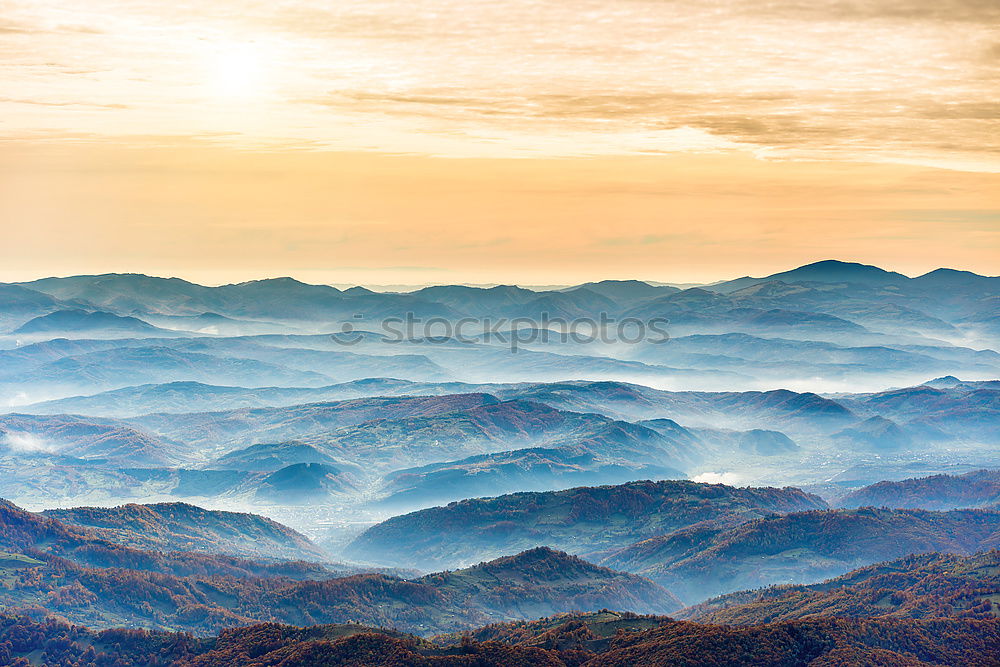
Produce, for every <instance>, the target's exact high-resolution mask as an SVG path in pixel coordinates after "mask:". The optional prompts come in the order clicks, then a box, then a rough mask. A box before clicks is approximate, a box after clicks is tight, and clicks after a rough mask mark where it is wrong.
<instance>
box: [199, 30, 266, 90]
mask: <svg viewBox="0 0 1000 667" xmlns="http://www.w3.org/2000/svg"><path fill="white" fill-rule="evenodd" d="M266 70H267V62H266V60H265V58H264V57H263V54H262V53H261V49H260V48H259V47H258V45H256V44H254V43H253V42H247V43H229V44H220V45H217V47H216V48H214V49H213V50H212V53H211V56H210V57H209V66H208V82H207V83H208V87H209V90H210V92H211V93H212V95H213V96H215V97H217V98H220V99H225V100H246V99H254V98H260V97H264V96H266V93H267V87H268V86H267V83H268V82H267V80H266V79H267V77H266V76H265V75H266Z"/></svg>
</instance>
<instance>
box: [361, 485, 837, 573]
mask: <svg viewBox="0 0 1000 667" xmlns="http://www.w3.org/2000/svg"><path fill="white" fill-rule="evenodd" d="M825 507H826V503H824V502H823V501H822V500H821V499H820V498H818V497H816V496H812V495H810V494H807V493H803V492H802V491H800V490H798V489H791V488H786V489H773V488H762V489H754V488H744V489H737V488H733V487H730V486H725V485H722V484H700V483H697V482H689V481H663V482H648V481H646V482H632V483H629V484H622V485H619V486H599V487H580V488H575V489H568V490H565V491H550V492H541V493H514V494H510V495H506V496H499V497H497V498H480V499H472V500H463V501H461V502H455V503H450V504H449V505H447V506H444V507H434V508H431V509H425V510H420V511H418V512H413V513H411V514H405V515H403V516H398V517H394V518H392V519H389V520H387V521H384V522H382V523H380V524H377V525H375V526H373V527H371V528H369V529H368V530H367V531H365V532H364V533H362V534H361V535H360V536H359V537H358V538H357V539H356V540H354V542H352V543H351V544H350V545H349V546H348V548H347V551H346V554H347V555H348V557H350V558H356V559H359V560H366V561H371V562H383V563H386V564H392V563H397V562H401V561H404V560H405V561H406V562H408V563H410V564H412V565H416V566H417V567H424V568H428V569H430V568H434V567H453V566H455V565H461V564H467V563H470V562H476V561H480V560H484V559H486V558H491V557H495V556H498V555H502V554H503V553H511V552H514V551H520V550H523V549H529V548H532V547H535V546H541V545H549V546H552V547H553V548H557V549H562V550H566V551H569V552H570V553H576V554H582V553H587V552H592V551H598V550H602V549H611V548H614V547H616V546H617V547H619V548H620V547H624V546H626V545H627V544H630V543H632V542H635V541H638V540H640V539H643V538H646V537H652V536H654V535H662V534H664V533H667V532H669V531H671V530H676V529H679V528H685V527H688V526H691V525H693V524H696V523H699V522H701V521H706V520H715V521H720V522H742V521H747V520H749V519H751V518H759V517H762V516H767V515H770V514H773V513H778V512H794V511H801V510H806V509H819V508H825Z"/></svg>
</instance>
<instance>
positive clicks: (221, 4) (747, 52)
mask: <svg viewBox="0 0 1000 667" xmlns="http://www.w3.org/2000/svg"><path fill="white" fill-rule="evenodd" d="M5 13H6V16H5V18H4V19H3V20H2V22H0V33H3V34H5V35H6V36H7V39H6V40H5V43H4V44H2V45H0V57H2V58H3V63H4V65H3V66H2V67H0V84H2V85H3V86H4V89H5V90H8V91H17V92H16V94H10V97H11V98H13V99H15V100H42V101H54V102H48V103H45V104H43V105H42V106H46V105H47V106H48V107H49V108H48V109H47V110H37V109H36V110H35V112H34V113H27V112H18V110H17V109H13V110H11V111H9V112H8V110H7V109H5V116H6V117H5V121H6V123H5V126H6V130H7V131H21V132H24V133H28V132H31V131H37V130H40V129H43V128H44V129H47V130H69V129H72V130H75V131H85V132H93V133H96V134H106V135H115V134H126V135H128V134H136V135H138V134H183V135H204V136H217V135H218V134H219V133H220V132H229V133H232V136H235V137H238V139H237V140H238V141H244V142H245V143H246V144H247V145H254V146H259V145H262V144H268V145H272V146H277V145H280V143H281V142H282V141H286V142H288V143H289V145H295V146H303V145H307V144H313V145H315V146H317V147H327V148H338V149H348V150H374V151H391V152H422V153H431V154H439V155H453V156H455V155H462V156H468V155H486V156H490V155H521V156H537V155H565V154H614V153H639V152H651V153H655V152H671V151H702V150H719V149H725V148H734V147H736V148H738V147H746V148H748V149H750V150H754V151H757V152H758V154H759V155H763V156H771V157H786V158H796V159H852V160H875V161H886V160H888V161H901V162H917V163H929V164H948V165H962V164H967V165H971V166H970V168H976V169H1000V164H998V163H1000V158H998V157H996V156H997V155H1000V118H998V110H997V105H996V103H995V99H996V98H997V95H998V93H1000V78H998V76H997V74H996V69H995V64H996V60H997V58H998V54H1000V4H998V3H997V2H995V0H880V1H879V2H857V1H855V0H814V1H806V0H764V1H758V0H621V1H612V0H577V1H575V2H572V3H567V2H556V1H554V0H510V2H505V3H496V2H487V1H486V0H465V1H463V2H458V1H457V0H426V1H424V2H420V3H413V2H403V1H402V0H344V1H343V2H338V3H328V2H320V1H319V0H293V1H290V2H283V3H262V2H256V1H254V0H219V1H218V2H213V3H202V4H197V5H190V6H186V7H185V11H183V12H178V11H175V9H174V8H173V7H168V6H167V5H164V4H163V3H161V2H154V1H153V0H80V2H76V3H73V4H72V5H67V4H66V3H62V2H59V1H58V0H9V2H8V3H6V5H5ZM96 32H100V33H101V34H99V35H98V34H95V33H96ZM39 61H43V62H49V63H60V64H61V66H60V67H46V68H41V69H40V68H39V67H38V62H39ZM74 72H77V73H79V72H89V73H90V75H88V76H80V75H79V74H74ZM9 103H10V101H9V100H8V104H9ZM72 105H78V106H79V105H90V107H91V108H93V109H94V110H95V111H96V110H98V109H100V110H104V111H107V110H117V112H118V113H101V114H97V113H95V114H90V115H88V114H82V113H80V112H79V108H78V106H77V107H73V106H72Z"/></svg>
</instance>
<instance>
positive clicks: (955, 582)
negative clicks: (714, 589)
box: [680, 550, 1000, 625]
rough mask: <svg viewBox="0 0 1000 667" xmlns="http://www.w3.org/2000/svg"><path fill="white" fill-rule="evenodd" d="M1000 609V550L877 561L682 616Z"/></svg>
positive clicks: (740, 619)
mask: <svg viewBox="0 0 1000 667" xmlns="http://www.w3.org/2000/svg"><path fill="white" fill-rule="evenodd" d="M998 615H1000V551H996V550H992V551H986V552H983V553H979V554H975V555H972V556H958V555H954V554H937V553H933V554H922V555H916V556H907V557H904V558H900V559H897V560H893V561H888V562H882V563H876V564H874V565H870V566H868V567H864V568H860V569H858V570H854V571H852V572H849V573H847V574H844V575H842V576H840V577H837V578H835V579H830V580H828V581H824V582H822V583H818V584H812V585H808V586H801V585H797V586H775V587H772V588H765V589H763V590H756V591H742V592H738V593H731V594H729V595H723V596H721V597H718V598H714V599H712V600H708V601H706V602H704V603H702V604H699V605H695V606H693V607H689V608H687V609H685V610H683V611H682V612H680V616H681V617H683V618H686V619H691V620H697V621H699V622H705V623H728V624H738V625H744V624H750V623H773V622H775V621H785V620H795V619H802V618H814V617H818V616H840V617H855V618H887V617H892V618H946V617H950V618H982V619H993V618H996V617H997V616H998Z"/></svg>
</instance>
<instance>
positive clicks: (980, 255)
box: [0, 142, 1000, 283]
mask: <svg viewBox="0 0 1000 667" xmlns="http://www.w3.org/2000/svg"><path fill="white" fill-rule="evenodd" d="M998 204H1000V174H988V173H968V172H960V171H951V170H941V169H932V168H927V167H912V166H904V165H873V164H861V163H847V162H839V163H832V162H768V161H762V160H758V159H755V158H753V157H750V156H747V155H745V154H739V153H733V154H725V155H678V156H626V157H594V158H587V159H583V158H552V159H443V158H429V157H424V156H391V155H384V154H373V153H367V154H366V153H335V152H286V151H279V152H272V153H268V152H260V151H241V150H236V149H232V148H222V147H213V146H200V145H192V144H190V143H189V142H188V143H184V144H183V145H181V144H175V145H172V146H162V147H159V148H151V147H145V148H136V147H127V148H126V147H115V146H110V145H108V144H101V143H98V144H95V143H89V142H80V143H77V142H60V143H53V144H47V145H44V146H42V145H38V144H35V143H25V144H13V143H8V144H7V145H6V147H5V148H4V150H3V152H2V160H0V219H3V220H5V221H8V223H5V243H4V244H3V246H2V249H0V279H3V280H16V279H28V278H34V277H39V276H42V275H51V274H59V275H65V274H72V273H87V272H106V271H141V272H146V273H152V274H156V275H179V276H182V277H186V278H189V279H193V280H196V281H201V282H206V283H221V282H227V281H236V280H243V279H250V278H258V277H262V276H277V275H287V274H290V275H294V276H296V277H299V278H300V279H303V280H307V281H313V282H334V283H356V282H357V283H431V282H434V283H436V282H454V281H462V282H519V283H567V282H577V281H585V280H591V279H601V278H622V277H637V278H642V279H649V280H663V281H709V280H713V279H718V278H724V277H735V276H737V275H744V274H756V275H760V274H766V273H768V272H773V271H777V270H781V269H785V268H789V267H791V266H794V265H798V264H802V263H805V262H809V261H813V260H818V259H823V258H829V257H836V258H840V259H845V260H853V261H862V262H867V263H874V264H878V265H881V266H884V267H886V268H891V269H897V270H900V271H903V272H905V273H910V274H915V273H920V272H924V271H927V270H930V269H933V268H936V267H938V266H952V267H959V268H965V269H971V270H975V271H978V272H982V273H987V274H991V275H992V274H995V273H998V271H997V259H998V257H1000V234H998V233H997V230H998V226H1000V225H998V222H1000V218H998V217H997V209H998ZM13 221H16V222H13Z"/></svg>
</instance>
